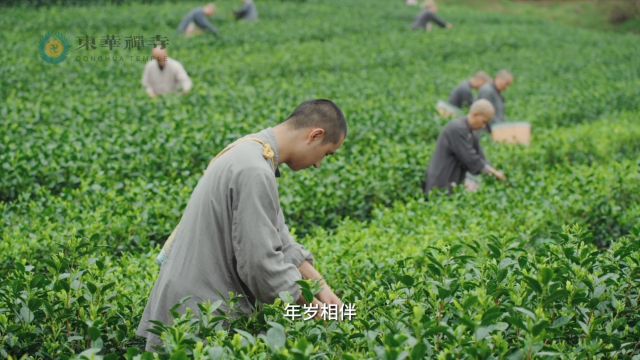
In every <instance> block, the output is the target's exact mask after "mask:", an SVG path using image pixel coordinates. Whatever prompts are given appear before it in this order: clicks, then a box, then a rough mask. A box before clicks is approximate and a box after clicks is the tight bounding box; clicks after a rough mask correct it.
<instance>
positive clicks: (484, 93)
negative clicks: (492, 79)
mask: <svg viewBox="0 0 640 360" xmlns="http://www.w3.org/2000/svg"><path fill="white" fill-rule="evenodd" d="M478 99H487V100H489V102H490V103H491V104H493V107H494V108H495V110H496V115H495V116H494V117H493V120H492V121H491V124H496V123H501V122H504V120H505V117H504V97H502V94H500V91H498V89H497V88H496V86H495V85H494V84H493V83H486V84H484V85H482V87H481V88H480V93H479V94H478Z"/></svg>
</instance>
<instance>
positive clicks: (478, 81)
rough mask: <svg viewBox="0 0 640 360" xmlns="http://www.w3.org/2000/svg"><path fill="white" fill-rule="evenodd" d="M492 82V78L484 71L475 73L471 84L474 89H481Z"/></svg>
mask: <svg viewBox="0 0 640 360" xmlns="http://www.w3.org/2000/svg"><path fill="white" fill-rule="evenodd" d="M490 81H491V77H490V76H489V74H487V73H486V72H484V71H478V72H477V73H475V75H473V77H472V78H471V80H470V81H469V83H470V84H471V87H472V88H474V89H480V88H481V87H482V85H484V84H486V83H488V82H490Z"/></svg>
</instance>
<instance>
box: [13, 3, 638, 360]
mask: <svg viewBox="0 0 640 360" xmlns="http://www.w3.org/2000/svg"><path fill="white" fill-rule="evenodd" d="M219 5H220V7H221V9H222V13H221V15H220V17H221V18H220V24H219V25H220V29H221V31H222V35H223V36H222V38H221V39H218V40H215V39H213V38H205V37H203V38H195V39H190V40H189V41H187V40H185V39H180V38H177V37H175V36H173V34H174V30H175V26H177V22H178V21H179V17H180V15H181V14H182V13H184V12H186V11H188V10H189V9H190V8H191V7H192V6H194V5H193V4H191V5H189V4H169V3H162V4H159V5H154V6H149V5H141V4H134V5H122V6H118V7H98V6H91V5H89V6H85V7H70V8H61V7H51V8H46V9H38V10H34V9H28V8H7V9H4V10H3V11H4V13H5V14H6V15H4V16H3V17H0V25H2V27H3V29H7V31H5V32H3V33H2V34H0V39H2V40H3V44H4V49H5V51H4V52H3V53H2V54H0V57H1V59H2V63H3V66H2V67H0V79H1V80H0V84H1V85H0V97H1V98H3V99H6V100H5V101H4V102H2V103H0V117H1V118H2V125H3V126H2V127H0V167H1V168H2V171H1V172H0V212H2V214H3V216H2V217H1V218H0V237H1V241H0V277H1V278H2V279H3V281H2V282H1V283H0V358H8V357H9V356H11V357H14V358H20V357H22V356H27V357H28V356H31V357H34V358H69V357H75V358H78V359H82V358H87V359H88V358H101V357H105V358H122V357H125V358H127V359H151V358H154V356H157V357H159V358H161V359H185V358H244V359H262V358H274V359H285V358H286V359H288V358H295V359H310V358H334V359H356V358H386V359H400V358H412V359H420V358H425V357H427V358H441V359H457V358H513V359H521V358H534V357H541V358H543V357H566V358H631V357H632V356H634V355H636V356H637V353H638V352H639V350H638V347H637V346H638V340H637V339H638V338H640V325H639V324H640V318H639V315H638V314H640V311H639V310H640V309H639V304H638V299H639V298H640V296H639V295H640V294H638V289H640V262H639V260H638V259H640V248H639V247H640V245H639V244H640V227H638V224H637V219H638V218H640V206H639V205H638V204H640V176H639V169H638V166H639V164H638V160H639V159H640V157H639V154H640V145H639V144H640V125H638V123H637V118H638V108H640V100H639V99H640V86H638V85H640V80H639V79H640V70H639V69H640V67H638V66H637V65H638V63H637V60H636V58H637V53H638V50H639V48H638V42H637V39H636V38H634V37H630V36H624V35H612V34H600V33H595V32H590V31H583V30H573V29H568V28H564V27H561V26H556V25H550V24H548V23H544V22H540V21H538V20H536V19H533V18H530V17H523V18H521V17H504V16H497V15H487V14H478V13H475V12H474V11H471V10H467V9H464V8H453V9H451V11H450V12H448V13H447V16H448V17H449V16H450V18H451V21H452V22H454V23H455V24H456V25H457V26H456V28H455V29H454V30H452V31H449V32H445V31H436V32H433V33H430V34H424V33H414V32H410V31H408V27H409V23H410V21H411V19H412V18H413V16H414V15H415V14H414V13H413V11H414V10H415V9H412V8H407V7H404V6H401V5H400V3H399V2H398V3H395V2H386V1H382V0H376V1H375V2H373V1H363V0H348V1H337V0H331V1H324V2H318V1H307V2H297V1H272V2H269V3H268V6H267V3H266V2H265V3H264V5H263V6H261V7H260V13H261V16H262V20H261V21H260V22H259V23H257V24H236V23H232V22H230V21H228V20H226V19H225V18H224V16H225V9H231V8H233V7H235V6H236V5H237V2H233V1H222V2H220V4H219ZM336 9H340V10H339V11H337V10H336ZM308 14H313V16H308ZM291 29H295V31H293V30H291ZM54 30H55V31H60V32H65V33H70V34H74V35H75V34H83V33H89V34H94V35H95V36H97V37H98V36H102V35H103V33H104V32H107V31H108V32H116V33H119V34H120V35H123V36H126V35H132V34H133V35H135V34H137V33H139V32H142V33H144V34H145V35H147V34H149V33H150V32H154V33H161V34H166V35H168V36H170V46H169V48H170V55H171V56H172V57H175V58H176V59H178V60H180V61H181V62H182V63H183V64H184V65H185V67H186V68H187V70H188V71H189V73H190V74H191V76H192V78H193V80H194V84H195V87H194V90H193V92H192V93H191V94H190V95H189V96H186V97H171V96H169V97H165V98H162V99H158V100H157V101H149V100H148V99H147V98H146V95H145V94H144V91H143V90H142V89H141V86H140V85H139V81H140V76H141V71H142V66H143V63H140V62H132V63H124V64H123V63H118V62H111V61H107V62H98V63H95V62H94V63H91V62H83V61H75V60H74V58H73V56H74V55H77V51H76V52H75V53H74V52H72V56H71V58H69V59H67V60H66V61H65V62H63V63H62V64H60V65H51V64H46V63H44V62H43V61H41V60H40V59H39V58H37V57H36V55H34V52H33V49H35V48H36V47H37V41H36V40H34V39H37V38H38V37H39V36H41V35H42V34H41V33H42V32H46V31H54ZM123 51H124V50H123ZM106 53H108V52H107V50H104V49H103V50H96V54H106ZM141 54H142V53H141ZM577 54H579V56H578V55H577ZM503 67H507V68H510V69H511V70H512V71H513V72H514V73H515V75H516V82H515V84H514V86H513V87H512V88H511V89H509V91H508V92H507V93H506V97H507V101H508V102H507V107H508V114H509V115H510V117H512V118H514V119H522V120H527V121H530V122H532V124H533V128H534V142H533V145H532V146H530V147H528V148H522V147H515V146H500V145H496V144H491V143H490V142H489V141H487V140H488V139H484V140H483V144H484V145H485V150H486V153H487V154H488V157H489V158H490V159H491V160H492V163H493V164H495V165H496V166H497V167H499V168H501V169H503V170H505V172H506V174H507V175H508V176H509V181H508V183H507V184H506V185H505V184H500V183H496V182H495V181H493V180H491V179H486V180H484V181H483V186H482V189H481V191H480V192H478V193H475V194H468V193H464V192H461V191H456V192H455V193H454V194H453V195H452V196H444V195H436V196H434V197H432V198H431V199H430V200H429V201H428V202H426V201H425V200H424V199H423V196H422V193H421V192H420V182H421V181H422V177H423V175H424V170H425V167H426V165H427V162H428V159H429V157H430V154H431V152H432V151H433V147H434V143H435V140H436V138H437V136H438V133H439V130H440V128H441V127H442V126H443V125H444V124H445V121H444V120H443V119H440V118H438V117H437V116H435V115H434V111H433V110H434V109H433V105H434V104H435V102H436V100H437V99H440V98H445V97H446V96H447V95H448V92H449V91H450V90H451V87H452V86H454V85H455V84H457V83H458V82H459V81H460V80H461V79H463V78H465V77H467V76H469V75H470V74H471V73H473V72H475V71H476V70H477V69H481V68H483V69H485V70H487V71H490V72H494V71H496V70H498V69H500V68H503ZM312 97H326V98H332V99H334V100H336V102H337V103H338V104H339V105H340V106H341V107H342V108H343V110H344V111H345V113H346V115H347V118H348V121H349V137H348V138H347V141H346V142H345V145H344V147H343V149H341V150H340V151H339V152H338V154H337V156H335V157H332V158H331V159H328V160H327V161H326V163H325V164H323V167H322V168H321V169H320V170H310V171H306V172H301V173H293V172H291V171H289V170H287V169H282V170H283V176H282V178H280V180H279V183H280V191H281V202H282V204H283V208H284V209H285V211H286V212H287V218H288V223H289V225H290V227H292V228H293V229H294V230H295V232H296V233H297V234H298V238H299V241H300V242H302V243H303V244H305V245H306V246H307V247H308V248H310V249H311V250H312V251H313V253H314V255H315V258H316V265H317V267H318V268H319V269H320V270H321V272H322V273H323V275H324V276H325V278H326V280H327V282H328V283H329V284H331V285H332V287H333V288H334V289H335V290H336V291H337V293H338V295H339V296H341V298H342V299H343V300H344V302H345V303H353V304H355V305H356V307H357V316H356V318H355V319H354V320H352V321H345V322H323V321H291V320H289V319H287V318H285V317H284V312H283V309H284V304H285V303H287V302H291V301H290V300H291V299H278V300H277V301H276V303H275V304H270V305H262V306H260V307H259V311H257V312H256V313H255V314H254V315H253V316H250V317H236V316H232V315H221V314H220V312H218V311H217V310H218V309H219V307H220V306H221V305H222V304H221V303H219V302H216V303H205V304H201V306H200V308H199V310H200V313H201V316H196V315H195V314H193V313H191V312H187V313H184V314H182V313H176V321H175V323H174V324H173V325H171V326H168V325H164V324H157V326H156V327H155V329H154V331H155V332H156V333H158V334H159V335H160V336H161V339H162V341H163V345H164V352H162V353H160V354H159V355H151V354H149V353H144V352H143V348H144V344H143V343H142V340H141V339H140V338H138V337H136V335H135V330H136V327H137V325H138V322H139V320H140V317H141V314H142V311H143V307H144V305H145V303H146V300H147V297H148V294H149V292H150V290H151V287H152V286H153V283H154V281H155V277H156V275H157V271H158V267H157V265H156V264H155V263H154V258H155V255H156V254H157V251H158V244H160V243H162V242H163V241H164V239H165V238H166V237H167V236H168V235H169V233H170V232H171V230H172V229H173V227H174V226H175V224H176V223H177V221H178V220H179V218H180V216H181V213H182V210H183V208H184V206H185V205H186V201H187V200H188V198H189V195H190V193H191V191H192V189H193V187H194V186H195V184H196V182H197V180H198V178H199V177H200V175H201V174H202V171H203V170H204V168H205V166H206V164H207V163H208V161H209V160H210V159H211V158H212V157H213V156H214V155H215V154H216V153H217V152H218V151H219V150H220V149H222V148H223V147H224V145H225V144H227V143H229V142H230V141H232V140H233V139H235V138H237V137H239V136H241V135H243V134H246V133H251V132H255V131H258V130H260V129H261V128H263V127H266V126H273V125H275V124H277V123H278V122H279V121H281V120H283V119H284V118H286V117H287V115H288V113H289V112H290V111H291V110H292V109H293V108H294V107H295V106H296V105H297V104H298V103H299V102H301V101H303V100H306V99H309V98H312ZM301 286H302V288H303V293H306V295H311V294H314V293H316V292H317V291H318V284H314V283H311V282H302V283H301ZM237 301H238V299H237V298H235V297H234V298H232V300H231V301H230V302H229V303H228V304H225V305H226V306H229V307H230V308H231V309H233V307H234V304H235V303H236V302H237ZM231 313H232V312H231Z"/></svg>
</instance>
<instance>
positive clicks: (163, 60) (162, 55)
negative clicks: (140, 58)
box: [151, 47, 169, 68]
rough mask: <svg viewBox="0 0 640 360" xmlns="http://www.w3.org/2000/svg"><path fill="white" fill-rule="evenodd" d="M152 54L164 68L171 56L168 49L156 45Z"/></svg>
mask: <svg viewBox="0 0 640 360" xmlns="http://www.w3.org/2000/svg"><path fill="white" fill-rule="evenodd" d="M151 56H152V57H153V58H154V59H155V60H156V61H157V62H158V65H159V66H160V68H163V67H164V66H165V65H166V64H167V59H168V58H169V55H168V54H167V49H162V48H159V47H155V48H153V50H151Z"/></svg>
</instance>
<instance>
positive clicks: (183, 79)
mask: <svg viewBox="0 0 640 360" xmlns="http://www.w3.org/2000/svg"><path fill="white" fill-rule="evenodd" d="M176 81H177V82H178V84H180V88H181V89H182V91H183V92H185V93H188V92H189V91H190V90H191V87H192V86H193V83H192V82H191V79H190V78H189V74H187V71H186V70H185V69H184V67H183V66H182V64H177V66H176Z"/></svg>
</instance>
